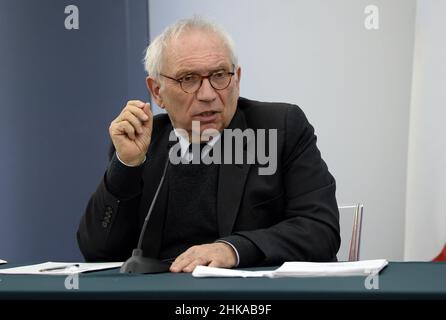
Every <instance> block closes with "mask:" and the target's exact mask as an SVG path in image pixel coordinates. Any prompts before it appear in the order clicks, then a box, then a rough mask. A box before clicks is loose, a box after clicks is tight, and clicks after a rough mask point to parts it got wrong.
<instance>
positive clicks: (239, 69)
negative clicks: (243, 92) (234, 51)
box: [235, 67, 242, 90]
mask: <svg viewBox="0 0 446 320" xmlns="http://www.w3.org/2000/svg"><path fill="white" fill-rule="evenodd" d="M235 73H236V74H237V87H238V88H239V90H240V78H241V76H242V68H240V67H238V68H237V71H236V72H235Z"/></svg>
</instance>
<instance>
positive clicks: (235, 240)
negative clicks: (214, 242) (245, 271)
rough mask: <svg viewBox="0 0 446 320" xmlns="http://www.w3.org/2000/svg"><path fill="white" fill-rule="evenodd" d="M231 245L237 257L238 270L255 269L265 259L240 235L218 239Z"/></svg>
mask: <svg viewBox="0 0 446 320" xmlns="http://www.w3.org/2000/svg"><path fill="white" fill-rule="evenodd" d="M219 240H223V241H227V242H229V243H230V244H232V245H233V246H234V247H235V249H236V250H237V252H238V255H239V259H240V260H239V264H238V266H237V267H239V268H249V267H256V266H258V265H260V264H261V263H262V261H263V260H264V258H265V255H264V254H263V252H262V251H261V250H260V249H259V248H258V247H257V246H256V245H255V244H254V243H253V242H252V241H251V240H249V239H248V238H245V237H243V236H241V235H231V236H228V237H224V238H220V239H219Z"/></svg>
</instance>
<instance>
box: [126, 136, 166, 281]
mask: <svg viewBox="0 0 446 320" xmlns="http://www.w3.org/2000/svg"><path fill="white" fill-rule="evenodd" d="M174 143H175V142H169V143H168V145H167V148H168V150H169V154H168V155H167V160H166V163H165V165H164V170H163V175H162V176H161V180H160V182H159V184H158V188H157V189H156V192H155V195H154V196H153V199H152V203H151V204H150V207H149V211H148V212H147V215H146V218H145V219H144V224H143V226H142V229H141V233H140V234H139V240H138V246H137V247H136V249H133V251H132V256H131V257H130V258H128V259H127V261H126V262H124V264H123V265H122V266H121V269H120V273H139V274H141V273H161V272H168V271H169V267H170V263H168V262H165V261H161V260H158V259H155V258H150V257H145V256H144V255H143V253H144V252H143V250H142V241H143V238H144V234H145V232H146V229H147V224H148V222H149V218H150V216H151V214H152V211H153V208H154V207H155V203H156V199H157V198H158V194H159V192H160V190H161V187H162V186H163V183H164V179H165V177H166V172H167V167H168V166H169V158H170V157H169V155H170V149H171V147H172V145H173V144H174Z"/></svg>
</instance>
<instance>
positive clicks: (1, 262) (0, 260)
mask: <svg viewBox="0 0 446 320" xmlns="http://www.w3.org/2000/svg"><path fill="white" fill-rule="evenodd" d="M3 263H8V262H7V261H5V260H2V259H0V264H3Z"/></svg>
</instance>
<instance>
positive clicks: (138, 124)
mask: <svg viewBox="0 0 446 320" xmlns="http://www.w3.org/2000/svg"><path fill="white" fill-rule="evenodd" d="M140 111H141V110H140ZM120 120H122V121H127V122H129V123H130V124H131V125H132V126H133V128H134V129H135V131H136V132H138V133H139V134H141V133H142V126H143V124H142V121H141V120H140V119H139V118H137V117H136V116H135V114H134V113H132V112H130V110H125V111H123V113H122V114H121V117H120Z"/></svg>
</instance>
